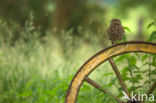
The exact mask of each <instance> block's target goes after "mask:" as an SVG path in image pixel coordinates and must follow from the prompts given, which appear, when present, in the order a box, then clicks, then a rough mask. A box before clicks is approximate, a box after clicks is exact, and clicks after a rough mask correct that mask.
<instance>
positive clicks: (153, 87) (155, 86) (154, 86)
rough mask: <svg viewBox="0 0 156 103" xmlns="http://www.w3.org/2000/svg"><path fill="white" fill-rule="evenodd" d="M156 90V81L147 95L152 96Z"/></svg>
mask: <svg viewBox="0 0 156 103" xmlns="http://www.w3.org/2000/svg"><path fill="white" fill-rule="evenodd" d="M155 88H156V81H155V82H154V83H153V84H152V86H151V88H150V89H149V90H148V92H147V94H148V95H149V94H151V93H152V92H153V91H154V89H155Z"/></svg>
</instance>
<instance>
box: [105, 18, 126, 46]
mask: <svg viewBox="0 0 156 103" xmlns="http://www.w3.org/2000/svg"><path fill="white" fill-rule="evenodd" d="M107 33H108V36H109V39H110V40H111V41H112V44H116V42H117V41H118V40H121V39H122V38H123V35H124V28H123V26H122V24H121V21H120V20H119V19H112V20H111V23H110V26H109V28H108V30H107Z"/></svg>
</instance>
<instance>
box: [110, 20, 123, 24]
mask: <svg viewBox="0 0 156 103" xmlns="http://www.w3.org/2000/svg"><path fill="white" fill-rule="evenodd" d="M111 24H121V21H120V20H119V19H112V20H111Z"/></svg>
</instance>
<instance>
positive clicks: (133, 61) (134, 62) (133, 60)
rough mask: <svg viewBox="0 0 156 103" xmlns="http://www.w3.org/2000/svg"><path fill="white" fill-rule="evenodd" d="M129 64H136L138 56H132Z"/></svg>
mask: <svg viewBox="0 0 156 103" xmlns="http://www.w3.org/2000/svg"><path fill="white" fill-rule="evenodd" d="M128 61H129V64H130V65H136V61H137V60H136V58H135V57H134V56H131V57H129V58H128Z"/></svg>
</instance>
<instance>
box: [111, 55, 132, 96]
mask: <svg viewBox="0 0 156 103" xmlns="http://www.w3.org/2000/svg"><path fill="white" fill-rule="evenodd" d="M109 62H110V64H111V66H112V68H113V70H114V72H115V74H116V76H117V78H118V80H119V82H120V84H121V86H122V88H123V89H124V91H125V93H126V94H127V95H128V97H129V98H131V96H130V94H129V92H128V90H127V86H126V84H125V82H124V80H123V79H122V77H121V74H120V72H119V71H118V68H117V66H116V65H115V62H114V60H113V59H112V58H109Z"/></svg>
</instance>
